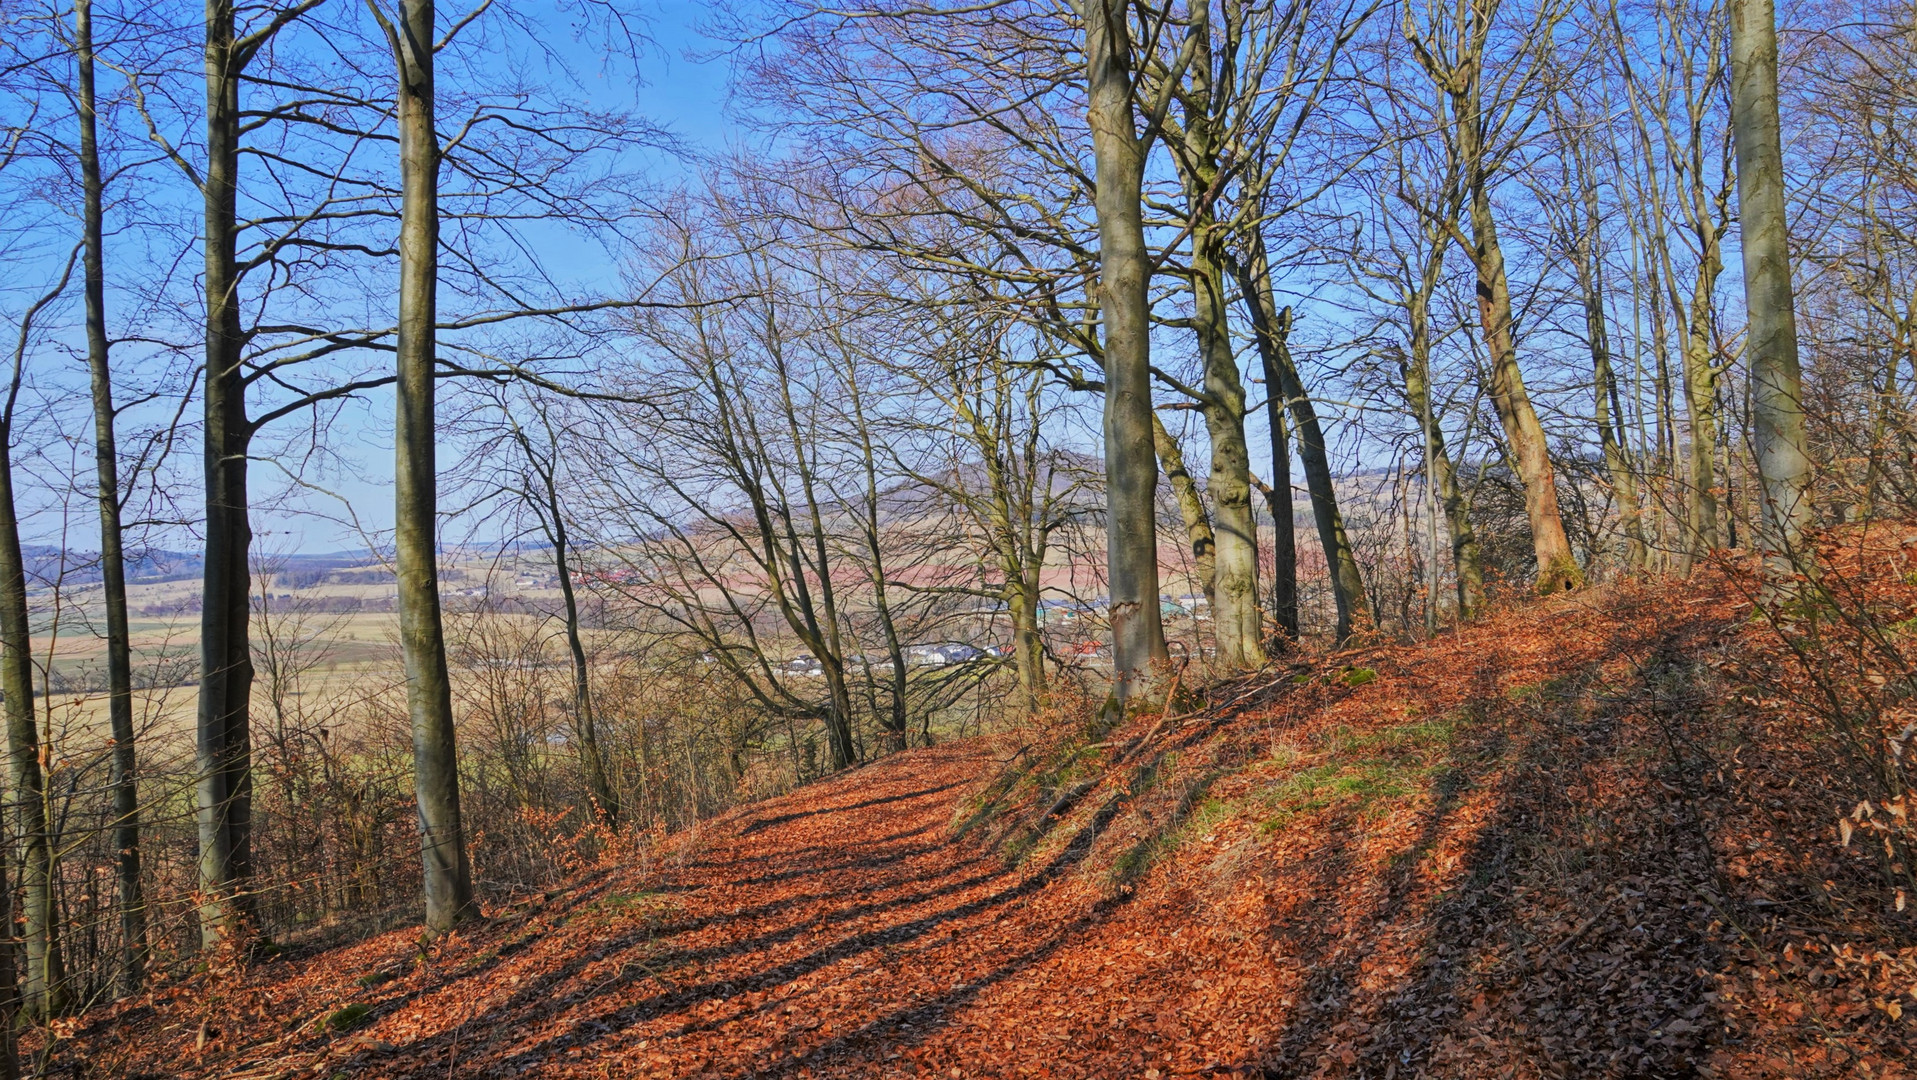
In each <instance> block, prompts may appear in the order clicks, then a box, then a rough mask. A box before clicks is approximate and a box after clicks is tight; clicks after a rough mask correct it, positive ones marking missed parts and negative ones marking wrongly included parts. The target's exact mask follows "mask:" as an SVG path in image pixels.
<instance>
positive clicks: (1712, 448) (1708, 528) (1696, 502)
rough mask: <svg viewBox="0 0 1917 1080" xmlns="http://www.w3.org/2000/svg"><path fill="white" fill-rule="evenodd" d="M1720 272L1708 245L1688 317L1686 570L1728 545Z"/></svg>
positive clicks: (1700, 262) (1713, 250) (1698, 271)
mask: <svg viewBox="0 0 1917 1080" xmlns="http://www.w3.org/2000/svg"><path fill="white" fill-rule="evenodd" d="M1720 268H1721V263H1719V261H1718V257H1717V251H1716V245H1715V244H1709V245H1707V247H1706V248H1705V252H1704V255H1703V256H1702V258H1701V259H1700V261H1699V264H1698V268H1697V281H1696V283H1695V285H1694V286H1693V288H1692V290H1691V301H1690V305H1689V310H1688V312H1687V314H1686V319H1685V333H1684V409H1685V418H1686V419H1687V420H1688V421H1689V425H1690V431H1691V442H1690V449H1689V453H1688V454H1687V458H1686V464H1687V465H1688V466H1689V472H1690V477H1689V481H1688V483H1686V484H1685V509H1686V516H1687V517H1688V518H1689V519H1690V520H1689V525H1690V533H1691V535H1690V537H1689V542H1688V543H1687V544H1685V554H1684V562H1685V563H1686V566H1687V569H1688V564H1689V563H1690V562H1692V561H1693V560H1695V559H1696V558H1698V557H1699V556H1701V555H1703V554H1704V553H1706V552H1708V551H1710V550H1712V549H1713V548H1717V547H1721V546H1723V542H1724V540H1723V532H1722V530H1721V528H1720V527H1719V523H1718V507H1717V429H1718V402H1717V399H1718V393H1717V375H1718V372H1717V366H1716V365H1715V364H1714V363H1713V362H1712V360H1713V354H1714V352H1715V350H1714V349H1712V348H1711V321H1712V320H1711V314H1712V313H1711V292H1712V290H1713V289H1715V288H1716V286H1717V273H1718V270H1719V269H1720Z"/></svg>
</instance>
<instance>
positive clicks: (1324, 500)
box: [1233, 232, 1371, 643]
mask: <svg viewBox="0 0 1917 1080" xmlns="http://www.w3.org/2000/svg"><path fill="white" fill-rule="evenodd" d="M1250 246H1251V250H1250V252H1249V257H1248V258H1246V259H1244V260H1242V261H1238V262H1235V263H1234V264H1233V272H1234V274H1235V275H1236V277H1237V278H1238V285H1239V291H1240V292H1242V293H1243V294H1244V300H1245V306H1246V307H1247V308H1248V309H1249V310H1250V312H1251V326H1252V337H1253V339H1254V340H1255V341H1256V342H1257V345H1258V356H1259V359H1260V360H1261V361H1262V362H1263V364H1264V369H1265V392H1266V393H1267V394H1272V395H1275V396H1277V397H1279V398H1280V399H1282V400H1283V401H1284V402H1285V403H1286V404H1287V405H1288V406H1289V408H1290V411H1291V419H1292V423H1293V425H1294V427H1295V429H1296V432H1297V436H1298V451H1299V454H1298V456H1299V457H1300V458H1302V459H1303V461H1304V466H1305V488H1306V490H1307V491H1308V492H1309V493H1310V495H1311V516H1312V519H1313V520H1314V521H1315V522H1316V523H1317V526H1318V543H1319V544H1320V546H1322V547H1323V548H1324V552H1325V566H1326V567H1327V568H1328V569H1329V570H1330V573H1331V597H1332V602H1333V603H1334V604H1335V605H1336V607H1337V610H1338V623H1337V629H1336V638H1337V640H1338V641H1339V642H1340V643H1343V642H1344V641H1345V639H1346V638H1349V637H1350V636H1351V631H1352V629H1353V627H1354V625H1355V624H1356V623H1357V622H1358V621H1363V622H1364V623H1366V624H1369V623H1370V622H1371V609H1370V604H1369V601H1368V599H1367V598H1366V596H1365V585H1364V575H1363V573H1362V572H1361V571H1360V570H1359V568H1358V556H1357V553H1356V552H1355V551H1353V550H1352V547H1351V539H1350V537H1349V536H1348V535H1347V534H1346V533H1345V519H1344V514H1343V513H1342V512H1340V511H1339V509H1338V491H1337V488H1336V486H1335V485H1334V484H1333V481H1332V476H1331V460H1330V458H1329V456H1328V455H1327V454H1326V453H1325V433H1324V428H1323V427H1321V426H1320V425H1319V423H1318V410H1317V409H1316V408H1314V407H1313V406H1312V404H1311V397H1310V395H1308V394H1306V393H1305V384H1304V380H1303V379H1302V378H1300V377H1299V375H1298V369H1297V367H1296V365H1294V364H1293V363H1292V361H1291V346H1290V344H1289V339H1290V337H1291V309H1290V308H1285V309H1283V310H1282V311H1281V310H1279V308H1278V301H1277V299H1276V298H1275V297H1274V296H1273V295H1272V291H1271V270H1270V264H1269V262H1268V260H1267V259H1266V257H1265V240H1264V237H1263V236H1261V235H1259V234H1258V233H1256V232H1253V233H1252V235H1251V239H1250Z"/></svg>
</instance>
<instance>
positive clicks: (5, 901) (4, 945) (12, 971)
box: [0, 646, 20, 1080]
mask: <svg viewBox="0 0 1917 1080" xmlns="http://www.w3.org/2000/svg"><path fill="white" fill-rule="evenodd" d="M0 647H4V646H0ZM4 678H5V673H4V670H3V669H0V680H4ZM5 821H6V816H5V815H3V814H0V911H5V912H6V913H7V914H8V915H11V914H12V912H13V882H12V880H11V879H10V878H9V877H8V876H7V874H8V870H7V864H8V863H9V862H10V861H11V860H9V859H8V858H7V856H6V855H5V852H6V850H7V845H6V839H5V836H6V829H5ZM9 936H11V935H9ZM19 1018H20V979H19V974H18V968H17V966H16V964H15V962H14V956H13V945H12V943H11V942H9V941H5V940H0V1080H20V1048H19V1044H18V1043H17V1042H16V1041H15V1039H14V1032H15V1031H16V1030H17V1029H18V1027H19Z"/></svg>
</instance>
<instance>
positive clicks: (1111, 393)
mask: <svg viewBox="0 0 1917 1080" xmlns="http://www.w3.org/2000/svg"><path fill="white" fill-rule="evenodd" d="M1084 11H1085V65H1086V89H1087V96H1088V98H1089V102H1090V109H1089V115H1088V120H1089V122H1090V126H1091V133H1092V157H1093V161H1094V170H1095V173H1096V176H1097V192H1096V198H1095V202H1096V209H1097V213H1098V263H1099V285H1098V289H1099V310H1100V315H1101V318H1102V320H1103V322H1104V338H1105V340H1104V360H1105V489H1106V495H1105V497H1106V508H1105V538H1106V539H1105V542H1106V555H1107V561H1108V563H1109V566H1108V572H1107V576H1108V578H1109V580H1110V588H1111V620H1112V657H1113V661H1112V663H1113V672H1112V694H1113V698H1114V700H1115V703H1116V704H1117V705H1118V706H1119V707H1120V708H1122V707H1123V706H1124V704H1125V702H1126V700H1127V699H1128V698H1130V697H1131V695H1132V694H1133V692H1134V691H1135V690H1136V689H1137V688H1138V683H1139V680H1140V679H1142V678H1144V677H1145V676H1147V675H1148V673H1149V672H1150V669H1151V667H1152V665H1153V664H1154V663H1157V662H1162V661H1165V660H1168V659H1169V658H1170V655H1169V653H1168V652H1167V651H1166V648H1165V628H1164V624H1163V623H1162V621H1161V619H1160V611H1159V607H1158V525H1157V517H1156V508H1155V506H1154V501H1155V498H1156V495H1157V488H1158V467H1157V461H1156V459H1155V457H1154V453H1153V442H1152V386H1151V298H1150V296H1149V295H1148V293H1147V291H1146V290H1147V287H1148V285H1149V283H1150V278H1151V253H1150V251H1149V250H1148V249H1147V248H1146V246H1145V220H1144V179H1145V147H1144V144H1143V143H1142V142H1141V141H1140V138H1139V135H1138V132H1137V130H1136V128H1135V125H1134V123H1133V116H1132V72H1131V69H1130V66H1129V64H1130V59H1131V52H1132V49H1131V41H1130V33H1129V30H1128V28H1127V26H1126V21H1125V20H1126V9H1125V7H1124V5H1122V4H1119V3H1117V2H1116V0H1089V2H1088V3H1086V4H1085V5H1084Z"/></svg>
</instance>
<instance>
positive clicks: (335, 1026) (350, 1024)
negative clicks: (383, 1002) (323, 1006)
mask: <svg viewBox="0 0 1917 1080" xmlns="http://www.w3.org/2000/svg"><path fill="white" fill-rule="evenodd" d="M372 1014H373V1007H372V1006H371V1005H364V1004H360V1003H357V1002H356V1003H354V1004H352V1005H348V1006H345V1007H344V1008H340V1009H335V1010H333V1011H332V1012H330V1013H327V1014H326V1016H325V1018H324V1019H322V1020H321V1021H320V1027H322V1028H324V1029H325V1030H327V1031H351V1030H353V1029H354V1028H356V1027H359V1026H360V1025H361V1024H364V1023H365V1022H366V1020H367V1018H368V1017H370V1016H371V1015H372Z"/></svg>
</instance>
